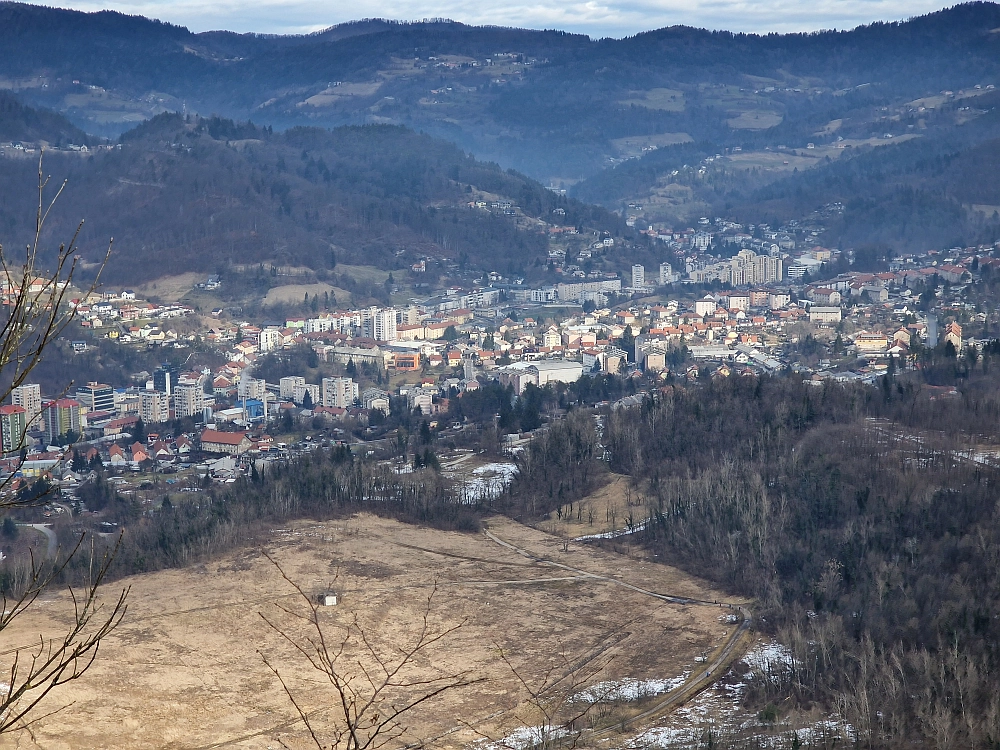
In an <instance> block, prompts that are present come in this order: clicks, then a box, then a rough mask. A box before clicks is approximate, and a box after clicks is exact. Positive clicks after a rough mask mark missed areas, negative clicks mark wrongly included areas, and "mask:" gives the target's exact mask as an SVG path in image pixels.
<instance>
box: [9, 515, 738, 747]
mask: <svg viewBox="0 0 1000 750" xmlns="http://www.w3.org/2000/svg"><path fill="white" fill-rule="evenodd" d="M489 530H490V532H491V533H492V534H493V535H494V536H495V537H496V538H497V539H502V540H504V541H505V542H506V543H508V544H509V545H512V547H516V548H517V549H518V550H519V551H516V550H514V549H512V547H508V546H504V545H502V544H500V543H498V542H497V541H496V540H495V539H491V538H489V537H488V536H487V535H485V534H461V533H456V532H442V531H435V530H430V529H424V528H418V527H414V526H408V525H404V524H400V523H397V522H393V521H388V520H383V519H378V518H374V517H371V516H358V517H355V518H352V519H349V520H343V521H335V522H325V523H311V522H308V523H301V524H297V525H295V526H294V527H292V528H288V529H275V530H274V532H273V537H272V541H271V544H270V546H269V551H270V553H272V554H273V556H274V558H275V560H276V561H278V563H280V565H281V566H282V568H283V569H284V570H285V572H286V573H287V575H288V576H289V577H290V578H291V579H292V580H294V581H296V582H297V583H298V584H299V585H300V586H301V587H302V588H303V590H304V591H306V592H307V593H309V594H315V593H317V592H319V591H321V590H325V589H328V588H333V589H335V590H337V591H338V592H339V593H340V594H341V596H342V601H341V604H340V605H339V606H337V607H327V608H323V609H322V610H321V612H320V615H321V617H322V618H325V619H324V621H325V623H326V624H327V625H328V626H329V628H330V632H333V630H334V629H335V627H336V625H337V623H343V622H346V621H348V620H349V619H350V618H352V617H353V616H354V615H355V614H356V615H357V617H358V618H359V622H360V623H361V624H362V625H363V627H364V628H365V630H366V632H367V633H369V635H370V636H371V637H373V638H375V639H377V642H378V643H379V644H381V645H382V646H386V647H388V646H390V645H405V644H406V643H408V642H412V639H413V638H414V634H415V628H416V627H417V625H418V624H419V622H420V619H421V616H422V614H423V612H424V610H425V606H426V603H427V598H428V596H429V595H430V594H431V592H432V591H435V587H436V591H435V593H434V596H433V600H432V603H431V607H430V622H431V623H432V626H433V627H434V628H438V629H445V628H448V627H452V626H454V625H458V624H462V627H460V628H459V629H458V630H456V631H455V632H454V633H453V634H452V635H450V636H448V637H447V638H445V639H444V640H442V641H441V642H440V643H438V644H436V645H435V646H434V647H433V649H432V651H431V652H429V653H428V658H426V659H423V658H422V659H418V660H416V661H415V662H414V669H415V674H416V675H419V676H422V677H429V676H432V675H435V674H439V673H441V672H442V671H443V672H448V673H455V672H465V671H468V673H469V674H470V675H471V676H474V677H476V678H480V679H482V680H483V681H482V682H480V683H479V684H476V685H474V686H471V687H467V688H463V689H458V690H456V691H454V692H451V693H448V694H446V695H445V696H443V697H442V698H441V699H439V700H437V701H435V702H433V703H429V704H427V705H426V706H424V707H422V708H421V710H420V711H418V712H416V713H414V714H413V716H412V717H411V721H410V723H409V726H410V733H409V735H408V740H409V741H416V740H417V739H421V738H423V739H428V738H435V739H434V740H433V743H432V745H431V746H433V747H436V748H458V747H465V746H468V745H469V744H471V743H472V742H473V741H475V740H476V739H477V734H476V733H475V732H473V731H472V730H470V729H468V728H467V727H466V726H465V723H468V724H469V725H471V726H473V727H475V728H476V730H477V731H478V732H481V733H482V734H483V735H486V736H488V737H491V738H498V737H502V736H504V735H506V734H508V733H510V732H511V731H513V730H515V729H517V728H518V727H521V726H524V725H531V724H535V723H537V722H538V714H537V711H536V710H535V709H534V708H533V707H532V705H531V704H530V703H529V702H528V701H527V700H526V699H527V693H526V691H525V690H524V688H523V687H521V686H519V684H518V681H517V680H516V679H515V677H514V675H513V673H512V671H511V668H510V667H509V666H508V665H507V664H505V663H504V660H503V658H502V656H501V654H503V655H506V656H507V659H508V660H509V661H510V664H511V665H512V666H513V667H514V668H515V669H516V670H517V672H518V674H520V676H521V677H522V678H524V680H525V682H526V683H527V684H528V685H529V686H541V685H542V684H543V683H545V682H546V681H548V682H550V683H554V684H553V686H552V688H551V690H549V691H548V693H547V694H548V695H549V696H555V697H558V696H560V695H562V696H564V697H565V696H569V695H572V694H576V693H578V692H579V691H581V690H583V689H584V688H585V687H586V686H587V685H593V684H596V683H605V684H606V681H608V680H622V679H625V678H635V679H636V680H640V681H642V680H648V679H654V678H655V679H660V680H668V679H671V678H676V677H678V676H680V675H683V674H685V673H688V672H690V671H691V670H692V669H694V668H695V664H696V659H698V660H700V659H702V658H704V656H705V655H706V654H709V653H711V652H713V651H715V650H716V649H717V648H718V647H719V646H720V645H721V644H722V643H723V642H724V641H725V640H726V639H727V637H728V636H729V635H731V634H732V633H733V630H734V628H735V627H736V626H735V625H734V624H727V623H724V622H722V621H720V616H719V610H716V609H715V608H714V607H712V606H707V607H706V606H690V605H687V606H685V605H678V604H673V603H669V602H664V601H661V600H657V599H656V598H653V597H651V596H650V595H649V594H648V593H646V594H644V593H641V592H640V591H638V590H636V589H632V588H626V587H625V586H622V585H620V584H619V582H625V583H629V584H632V585H633V586H635V587H637V588H642V589H646V590H648V591H654V592H661V593H669V594H672V595H679V596H684V597H692V598H698V599H708V600H713V599H723V598H724V597H723V595H722V594H721V593H719V592H717V591H714V590H712V589H711V588H710V587H709V586H708V585H707V584H705V583H704V582H702V581H700V580H698V579H696V578H694V577H692V576H689V575H687V574H684V573H682V572H680V571H677V570H675V569H672V568H669V567H666V566H661V565H655V564H651V563H648V562H643V561H639V560H630V559H628V558H625V557H622V556H619V555H614V554H611V553H608V552H604V551H602V550H599V549H595V548H593V547H589V546H585V545H581V544H576V543H569V545H568V546H566V545H564V542H563V540H561V539H559V538H558V537H554V536H550V535H548V534H545V533H543V532H541V531H538V530H535V529H532V528H529V527H526V526H522V525H519V524H516V523H514V522H512V521H508V520H506V519H495V520H493V521H492V523H491V524H490V529H489ZM525 552H527V553H529V554H530V555H533V556H537V557H540V558H546V559H547V560H551V561H553V562H555V563H559V564H561V565H565V566H567V567H566V568H565V569H564V568H562V567H556V566H554V565H552V564H551V563H547V562H545V563H543V562H538V561H537V560H532V559H531V558H530V557H527V556H525ZM581 571H585V572H586V573H587V574H583V573H582V572H581ZM123 584H124V585H130V586H131V587H132V594H131V597H130V602H131V603H130V606H129V611H128V614H127V616H126V620H125V622H124V624H123V625H122V626H121V628H120V629H119V630H118V631H117V632H116V633H114V634H113V635H112V636H111V637H110V638H109V639H108V640H107V642H106V643H105V647H103V648H102V650H101V652H100V656H99V658H98V661H97V663H96V664H95V665H94V667H93V669H92V670H91V671H90V672H89V673H87V675H86V676H85V677H84V678H83V679H81V680H80V681H78V682H75V683H71V684H70V685H68V686H66V687H65V688H64V689H63V691H62V693H60V695H59V698H58V699H57V700H58V701H61V704H70V705H68V707H67V708H66V709H65V710H64V711H61V712H59V713H57V714H56V715H54V716H51V717H48V718H45V719H43V720H42V721H40V722H39V723H38V724H37V725H36V726H35V727H34V728H33V732H34V739H32V737H30V736H29V735H28V734H27V733H24V734H23V735H22V736H20V737H17V738H16V740H15V738H11V739H10V740H8V741H7V742H6V744H4V743H0V747H14V746H15V741H16V742H17V743H18V744H17V745H16V746H18V747H20V748H46V749H47V750H54V749H59V748H98V747H117V748H163V747H167V748H177V749H181V748H184V749H186V750H194V749H195V748H206V749H207V748H216V747H218V748H222V747H230V748H260V749H261V750H263V749H264V748H273V747H278V746H279V741H280V742H285V743H287V744H288V746H290V747H306V746H307V742H306V740H307V737H306V734H305V731H304V728H303V726H302V724H301V722H300V721H299V720H298V718H297V715H296V713H295V711H294V709H293V707H292V706H291V705H290V703H289V701H288V698H287V697H286V696H285V695H284V693H283V692H282V690H281V687H280V685H279V684H278V682H277V681H276V679H275V678H274V676H273V675H272V674H271V673H270V672H269V671H268V670H267V668H266V666H265V665H264V663H263V660H262V658H261V654H263V655H266V656H267V657H268V658H269V659H271V660H272V662H273V663H274V664H276V665H277V666H278V667H279V670H280V671H281V673H282V675H283V676H284V677H285V679H286V680H287V681H288V684H289V687H290V688H291V690H292V691H293V693H294V694H295V695H296V696H297V697H298V699H299V700H300V701H301V704H302V706H303V708H304V709H305V710H306V711H307V712H309V714H310V715H311V716H312V717H313V720H314V721H315V722H316V725H317V726H318V727H319V728H320V729H321V730H322V729H323V728H324V727H328V726H329V723H330V722H331V721H332V719H333V717H334V715H335V714H334V712H333V710H332V707H333V705H334V703H333V701H332V694H331V693H330V691H329V689H328V687H327V686H324V684H323V683H322V681H321V680H320V679H319V678H318V677H319V676H318V675H316V674H315V673H311V672H310V671H309V669H308V668H307V666H306V665H305V663H304V661H303V659H302V657H301V656H298V655H296V654H295V653H294V651H293V650H292V648H291V647H290V646H289V645H288V644H287V643H283V642H282V640H281V638H280V637H279V636H278V635H277V634H276V633H275V632H274V631H272V630H271V629H269V628H268V626H267V625H266V624H265V622H264V621H263V619H262V617H261V614H264V615H266V616H268V617H269V618H272V619H274V620H275V621H277V622H279V623H281V624H282V625H291V624H292V622H293V620H292V618H291V617H290V616H289V615H288V614H285V613H283V612H282V611H281V610H280V609H279V607H278V606H277V605H284V606H286V607H290V608H295V607H297V606H299V605H298V603H297V600H296V597H295V594H294V592H293V590H292V588H291V587H290V585H289V584H288V583H287V582H286V581H284V580H283V579H282V578H281V575H280V574H279V571H278V570H277V569H276V568H275V567H274V565H272V563H270V562H269V561H268V560H267V559H266V558H265V557H264V556H263V555H262V554H261V552H260V551H254V550H248V551H244V552H242V553H239V554H236V555H233V556H229V557H226V558H223V559H220V560H217V561H215V562H212V563H210V564H207V565H199V566H195V567H191V568H188V569H185V570H172V571H164V572H159V573H154V574H149V575H146V576H141V577H134V578H132V579H129V580H126V581H123V582H121V583H119V584H117V586H115V587H109V594H110V593H112V591H113V590H116V589H117V587H120V586H121V585H123ZM67 604H68V601H67V599H66V597H65V596H64V595H60V596H55V597H51V598H49V599H47V600H46V601H45V602H44V603H43V604H42V605H41V606H38V607H36V608H34V609H33V610H32V611H31V612H30V614H29V615H28V616H25V618H24V619H22V620H20V621H18V622H17V624H16V625H15V626H14V627H12V628H11V629H9V630H8V631H7V632H6V635H7V638H6V643H8V644H11V645H18V644H21V645H27V644H29V643H31V642H32V641H35V642H37V639H38V634H39V633H42V634H46V633H55V632H57V631H58V628H59V627H60V625H61V624H62V623H63V622H64V619H63V615H62V613H63V612H64V611H65V607H66V606H67ZM9 657H10V655H9V654H7V655H6V656H5V658H9ZM636 710H638V708H636ZM402 744H405V743H403V742H401V743H400V746H402Z"/></svg>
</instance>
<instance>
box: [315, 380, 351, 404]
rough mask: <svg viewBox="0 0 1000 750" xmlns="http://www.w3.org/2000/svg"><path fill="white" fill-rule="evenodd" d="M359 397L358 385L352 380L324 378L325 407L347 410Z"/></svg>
mask: <svg viewBox="0 0 1000 750" xmlns="http://www.w3.org/2000/svg"><path fill="white" fill-rule="evenodd" d="M358 395H359V394H358V384H357V383H355V382H354V381H353V380H351V378H323V406H335V407H337V408H339V409H346V408H347V407H348V406H351V405H352V404H353V403H354V402H355V401H356V400H357V398H358Z"/></svg>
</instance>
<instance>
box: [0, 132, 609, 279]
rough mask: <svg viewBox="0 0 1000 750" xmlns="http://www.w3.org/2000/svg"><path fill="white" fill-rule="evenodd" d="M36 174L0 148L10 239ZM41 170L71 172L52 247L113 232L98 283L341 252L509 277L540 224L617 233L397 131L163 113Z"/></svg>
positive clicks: (540, 243) (508, 177) (599, 218)
mask: <svg viewBox="0 0 1000 750" xmlns="http://www.w3.org/2000/svg"><path fill="white" fill-rule="evenodd" d="M36 171H37V162H36V161H34V160H32V159H31V158H27V157H25V158H0V226H2V227H4V228H5V229H6V232H5V235H6V236H5V237H4V243H5V245H9V246H15V245H16V244H17V243H23V242H25V241H27V236H28V232H30V231H32V230H33V220H34V216H35V210H34V206H33V205H32V203H31V201H32V199H33V198H32V195H33V193H32V186H33V185H34V183H35V180H36V176H35V173H36ZM45 171H46V172H47V173H51V174H52V175H53V177H54V178H55V179H56V180H61V179H62V178H68V180H69V186H68V188H67V190H66V191H65V193H64V195H63V198H62V199H61V202H60V205H59V207H58V208H57V210H56V211H55V212H53V217H52V220H51V221H50V224H49V227H50V230H49V231H50V236H49V237H47V239H48V240H50V242H49V243H48V244H50V245H53V246H54V245H55V244H57V243H58V241H60V240H63V239H65V238H67V237H68V236H69V235H70V234H71V232H72V229H73V228H74V227H75V226H76V223H77V222H78V221H79V220H80V219H86V225H85V228H84V231H83V234H82V236H81V254H82V255H83V256H84V258H85V259H86V260H96V258H97V256H98V254H100V253H101V251H102V249H103V248H104V247H105V246H106V243H107V240H108V238H109V237H112V236H113V237H114V238H115V252H114V254H113V256H112V260H111V265H110V267H109V268H108V271H107V274H108V276H107V279H108V280H109V281H118V282H123V283H138V282H141V281H144V280H147V279H155V278H158V277H161V276H164V275H168V274H175V273H180V272H183V271H204V272H207V273H214V272H216V271H217V270H219V269H222V268H224V267H226V266H227V265H228V264H248V263H266V264H270V263H276V264H279V265H292V266H309V267H311V268H314V269H324V268H328V267H329V265H330V264H331V263H332V262H333V259H334V257H336V258H337V259H339V261H340V262H342V263H351V262H353V263H358V264H363V265H376V266H380V267H382V268H388V269H392V268H402V267H406V266H408V265H410V264H412V263H413V262H415V261H416V260H418V259H419V258H421V257H423V256H429V257H432V258H449V259H451V260H452V261H455V262H457V263H459V264H460V265H464V266H466V267H468V268H475V269H483V268H484V267H487V266H488V267H489V268H490V269H499V270H502V271H503V272H510V271H517V270H519V269H521V268H523V267H524V266H525V265H527V264H528V263H529V262H532V261H536V260H538V259H539V258H544V257H545V255H546V252H547V243H548V239H547V234H546V231H545V226H544V225H543V224H541V223H539V221H538V219H539V218H542V219H545V220H548V221H552V220H553V219H557V220H558V221H557V223H559V224H572V225H575V226H586V227H594V228H598V229H601V230H608V231H613V232H615V233H616V234H620V232H621V230H623V229H624V223H623V221H622V220H621V219H620V218H619V217H618V216H616V215H614V214H611V213H609V212H607V211H605V210H604V209H600V208H595V207H591V206H586V205H584V204H581V203H579V202H577V201H573V200H569V199H567V198H565V197H562V196H559V195H557V194H555V193H553V192H552V191H549V190H546V189H545V188H543V187H542V186H541V185H539V184H538V183H536V182H534V181H533V180H530V179H528V178H526V177H524V176H522V175H519V174H517V173H513V172H509V171H504V170H501V169H500V168H499V167H497V166H496V165H495V164H483V163H481V162H478V161H476V160H475V159H474V158H472V157H470V156H468V155H467V154H465V153H463V152H462V151H461V150H460V149H458V148H457V147H455V146H453V145H451V144H449V143H445V142H443V141H440V140H436V139H434V138H431V137H430V136H427V135H421V134H417V133H414V132H413V131H411V130H407V129H405V128H402V127H396V126H385V125H377V126H376V125H369V126H346V127H342V128H338V129H335V130H333V131H328V130H321V129H318V128H293V129H291V130H288V131H286V132H283V133H278V132H272V130H271V129H270V128H262V127H258V126H256V125H253V124H251V123H236V122H233V121H232V120H225V119H221V118H200V117H197V116H192V115H189V116H182V115H170V114H164V115H160V116H157V117H156V118H154V119H152V120H150V121H148V122H146V123H144V124H142V125H140V126H138V127H137V128H135V129H134V130H132V131H129V132H128V133H126V134H125V135H124V136H123V137H122V139H121V143H120V147H115V148H111V149H110V150H100V151H97V152H96V153H91V154H90V155H83V154H79V153H66V152H59V151H56V152H51V153H50V154H49V155H47V156H46V157H45ZM477 200H478V201H483V202H488V203H493V202H502V201H509V202H510V203H511V204H512V205H513V206H514V207H516V208H512V209H509V211H513V212H515V215H511V214H510V213H509V212H508V213H505V212H504V211H503V210H500V211H498V210H489V207H487V208H486V209H484V208H476V207H470V206H469V203H470V201H477ZM557 208H558V209H562V212H560V213H559V214H553V210H554V209H557Z"/></svg>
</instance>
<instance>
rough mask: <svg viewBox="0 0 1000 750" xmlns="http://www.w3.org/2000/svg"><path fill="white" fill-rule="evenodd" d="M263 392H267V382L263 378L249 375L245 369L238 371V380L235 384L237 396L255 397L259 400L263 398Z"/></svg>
mask: <svg viewBox="0 0 1000 750" xmlns="http://www.w3.org/2000/svg"><path fill="white" fill-rule="evenodd" d="M247 369H249V368H247ZM265 393H267V383H266V382H265V381H264V380H262V379H258V378H254V377H251V375H250V373H249V372H247V370H244V371H243V372H241V373H240V381H239V384H238V385H237V386H236V397H237V398H239V399H245V398H255V399H258V400H261V399H263V398H264V394H265Z"/></svg>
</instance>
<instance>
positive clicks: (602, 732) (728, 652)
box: [484, 529, 753, 739]
mask: <svg viewBox="0 0 1000 750" xmlns="http://www.w3.org/2000/svg"><path fill="white" fill-rule="evenodd" d="M484 533H485V534H486V537H487V538H488V539H490V540H491V541H493V542H495V543H496V544H499V545H500V546H502V547H505V548H507V549H509V550H511V551H513V552H516V553H517V554H519V555H522V556H524V557H527V558H528V559H530V560H532V561H534V562H536V563H539V564H542V565H549V566H552V567H555V568H560V569H562V570H566V571H570V572H572V573H576V574H578V575H579V576H581V577H584V578H591V579H597V580H601V581H606V582H608V583H613V584H615V585H616V586H622V587H624V588H627V589H631V590H632V591H636V592H638V593H640V594H645V595H646V596H651V597H653V598H654V599H659V600H660V601H664V602H670V603H671V604H680V605H683V606H700V607H716V608H727V609H729V610H731V611H732V612H733V613H734V614H736V615H738V616H739V618H740V624H739V627H737V628H736V629H735V630H734V631H733V632H732V634H731V635H730V636H729V637H728V638H727V639H726V642H725V643H723V644H722V645H721V646H720V647H719V648H717V649H716V650H715V652H714V653H713V654H712V656H711V657H710V658H709V659H708V660H707V661H706V662H705V664H704V665H702V666H700V667H699V668H698V670H697V671H696V672H694V673H693V674H692V675H691V676H690V677H689V678H688V679H687V680H686V681H685V682H684V684H683V685H681V686H680V687H678V688H676V689H674V690H671V691H670V692H669V693H667V694H666V695H664V696H663V698H662V699H661V700H659V701H657V702H656V703H654V704H653V705H652V706H650V707H649V708H647V709H646V710H645V711H643V712H642V713H640V714H638V715H636V716H633V717H632V718H630V719H629V721H628V724H638V723H640V722H642V721H645V720H646V719H657V718H660V717H662V716H663V715H664V714H667V713H669V712H671V711H673V710H674V709H676V708H679V707H680V706H682V705H683V704H685V703H686V702H687V701H689V700H691V699H692V698H694V697H695V696H696V695H698V694H699V693H700V692H702V691H703V690H705V689H706V688H708V687H710V686H711V685H713V684H714V683H715V682H716V681H718V680H719V679H721V678H722V677H723V676H724V675H725V674H726V672H727V670H728V669H729V667H730V666H731V665H732V664H733V663H734V662H735V661H736V660H737V659H738V658H740V657H741V656H742V655H743V652H744V650H745V647H746V645H748V642H749V639H750V626H751V624H752V622H753V618H752V615H751V613H750V610H748V609H747V608H746V607H743V606H741V605H737V604H725V603H720V602H710V601H707V600H703V599H691V598H689V597H684V596H672V595H670V594H660V593H657V592H655V591H650V590H649V589H644V588H642V587H640V586H636V585H634V584H631V583H628V582H626V581H621V580H619V579H617V578H613V577H611V576H606V575H601V574H598V573H591V572H589V571H586V570H582V569H580V568H576V567H573V566H572V565H567V564H566V563H561V562H556V561H555V560H550V559H548V558H545V557H539V556H538V555H536V554H534V553H532V552H529V551H528V550H525V549H522V548H520V547H518V546H516V545H514V544H511V543H510V542H507V541H505V540H503V539H501V538H500V537H498V536H497V535H496V534H494V533H493V532H491V531H489V529H485V530H484ZM622 728H623V727H622V725H621V724H615V725H614V726H611V727H606V728H604V729H595V730H590V731H588V732H587V733H586V734H587V737H588V738H591V739H597V738H600V737H607V736H610V735H613V734H619V733H620V732H621V731H622Z"/></svg>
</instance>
